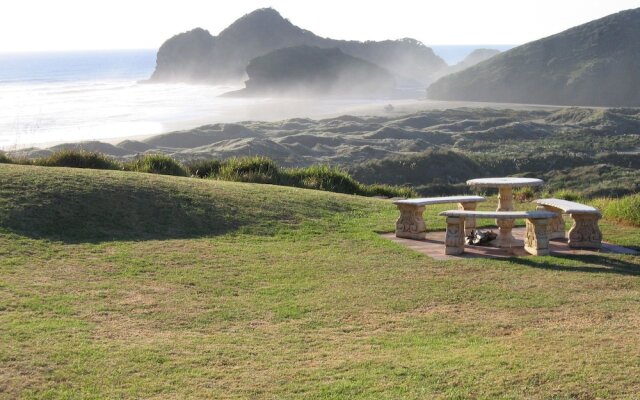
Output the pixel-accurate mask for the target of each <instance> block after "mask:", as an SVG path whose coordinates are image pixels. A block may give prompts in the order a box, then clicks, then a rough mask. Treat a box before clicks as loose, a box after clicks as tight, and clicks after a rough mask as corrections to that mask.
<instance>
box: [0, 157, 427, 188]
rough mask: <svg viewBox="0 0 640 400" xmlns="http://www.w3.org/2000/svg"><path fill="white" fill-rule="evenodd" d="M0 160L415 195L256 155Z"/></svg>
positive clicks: (0, 159) (340, 173) (3, 159)
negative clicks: (188, 159)
mask: <svg viewBox="0 0 640 400" xmlns="http://www.w3.org/2000/svg"><path fill="white" fill-rule="evenodd" d="M0 163H5V164H28V165H38V166H44V167H69V168H92V169H112V170H124V171H132V172H144V173H151V174H159V175H174V176H192V177H197V178H212V179H217V180H222V181H232V182H248V183H263V184H273V185H281V186H294V187H299V188H305V189H314V190H324V191H329V192H337V193H345V194H356V195H361V196H384V197H412V196H416V195H417V194H416V192H415V191H414V190H413V189H411V188H410V187H400V186H392V185H381V184H373V185H365V184H362V183H360V182H358V181H357V180H355V179H354V178H353V177H352V176H351V175H349V173H348V172H346V171H344V170H342V169H340V168H337V167H331V166H326V165H316V166H310V167H305V168H282V167H279V166H278V165H277V164H276V162H275V161H273V160H272V159H270V158H268V157H260V156H255V157H234V158H230V159H227V160H211V159H210V160H195V161H191V162H189V163H186V164H182V163H180V162H179V161H177V160H175V159H173V158H172V157H170V156H167V155H165V154H145V155H143V156H140V157H136V158H135V159H133V160H131V161H125V162H121V161H118V160H115V159H113V158H111V157H108V156H105V155H103V154H100V153H96V152H88V151H84V150H74V149H70V150H61V151H58V152H55V153H53V154H52V155H50V156H47V157H42V158H37V159H35V160H27V159H23V160H15V159H12V158H10V157H9V156H7V155H6V154H2V153H0Z"/></svg>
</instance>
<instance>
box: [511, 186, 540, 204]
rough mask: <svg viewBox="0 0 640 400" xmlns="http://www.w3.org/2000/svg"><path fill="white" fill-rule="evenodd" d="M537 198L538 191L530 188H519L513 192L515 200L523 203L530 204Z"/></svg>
mask: <svg viewBox="0 0 640 400" xmlns="http://www.w3.org/2000/svg"><path fill="white" fill-rule="evenodd" d="M536 197H538V193H537V191H536V189H535V188H532V187H530V186H526V187H521V188H517V189H514V191H513V198H514V199H516V200H517V201H519V202H521V203H524V202H530V201H532V200H534V199H535V198H536Z"/></svg>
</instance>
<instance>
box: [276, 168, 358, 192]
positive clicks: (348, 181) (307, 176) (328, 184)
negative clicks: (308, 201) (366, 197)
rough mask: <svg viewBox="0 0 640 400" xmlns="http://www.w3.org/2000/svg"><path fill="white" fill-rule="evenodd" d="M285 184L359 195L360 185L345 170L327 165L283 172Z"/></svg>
mask: <svg viewBox="0 0 640 400" xmlns="http://www.w3.org/2000/svg"><path fill="white" fill-rule="evenodd" d="M283 175H284V176H283V179H282V180H283V182H282V183H283V184H284V185H287V186H297V187H302V188H306V189H316V190H326V191H330V192H338V193H348V194H357V193H359V191H360V190H359V189H360V183H359V182H358V181H356V180H355V179H353V177H352V176H351V175H349V174H348V173H347V172H345V171H344V170H341V169H339V168H336V167H329V166H327V165H313V166H311V167H306V168H290V169H288V170H286V171H284V172H283Z"/></svg>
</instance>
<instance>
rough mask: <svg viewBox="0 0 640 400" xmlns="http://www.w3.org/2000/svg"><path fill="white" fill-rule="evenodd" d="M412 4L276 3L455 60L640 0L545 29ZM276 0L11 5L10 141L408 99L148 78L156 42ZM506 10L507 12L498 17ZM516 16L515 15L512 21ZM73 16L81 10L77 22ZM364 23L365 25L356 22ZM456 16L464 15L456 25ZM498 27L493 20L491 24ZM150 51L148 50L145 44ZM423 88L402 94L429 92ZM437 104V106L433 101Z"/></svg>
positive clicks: (3, 100) (3, 30)
mask: <svg viewBox="0 0 640 400" xmlns="http://www.w3.org/2000/svg"><path fill="white" fill-rule="evenodd" d="M401 3H402V4H399V5H397V6H394V7H389V6H382V5H376V4H372V5H368V6H367V13H366V17H363V16H362V15H361V10H360V9H359V7H356V6H355V5H352V4H346V5H345V4H341V6H340V7H338V8H336V7H332V6H331V4H329V3H322V4H310V5H308V6H305V7H301V6H300V5H299V4H297V3H295V2H275V3H271V4H270V5H273V6H274V7H275V8H277V10H278V11H279V12H280V13H281V14H282V15H283V16H284V17H286V18H288V19H289V20H291V21H292V22H293V23H294V24H296V25H298V26H302V27H304V28H306V29H311V31H313V32H314V33H316V34H319V35H321V36H324V37H331V38H334V39H350V40H354V39H355V40H372V39H373V40H383V39H397V38H403V37H413V38H414V39H417V40H420V41H421V42H423V43H427V44H429V43H431V44H433V46H432V48H433V49H434V53H435V55H436V56H439V57H441V58H442V60H443V61H444V62H445V63H447V64H449V65H454V64H457V63H459V62H461V61H462V60H463V59H464V57H466V56H467V55H469V54H470V53H471V52H473V50H475V49H480V48H492V49H496V50H500V51H504V50H508V49H510V48H512V47H514V46H515V45H516V44H519V43H523V42H525V41H528V40H531V39H534V38H536V37H538V36H541V35H545V34H549V33H554V32H555V31H556V30H562V29H564V28H567V27H570V26H572V25H575V24H576V23H579V22H583V21H586V20H588V19H589V18H593V17H597V16H601V15H604V14H606V13H608V12H613V11H616V10H618V9H622V8H625V7H629V6H630V5H631V3H633V2H624V1H620V2H611V3H607V5H606V6H605V5H602V4H600V3H598V4H596V5H594V7H580V12H575V11H574V12H571V13H566V14H563V13H562V12H561V11H559V12H557V13H554V14H553V15H552V16H551V17H549V18H547V19H546V23H545V24H544V28H543V27H542V26H540V24H533V23H528V22H527V21H529V20H530V19H531V15H532V14H531V13H527V16H526V18H525V16H524V13H523V12H522V9H519V12H518V13H517V14H515V15H516V17H514V14H513V13H512V14H508V12H509V11H510V10H511V7H510V6H505V5H504V4H501V6H500V7H499V8H491V7H486V9H487V10H488V9H492V10H494V11H493V12H491V13H488V12H483V11H482V10H476V11H477V13H470V14H467V13H464V14H459V13H458V14H456V13H453V12H451V9H450V8H448V6H445V5H443V4H431V5H426V4H423V3H421V2H401ZM549 4H550V3H549ZM594 4H595V3H594ZM267 5H268V4H262V3H260V2H235V3H234V4H233V5H228V4H227V5H224V6H223V7H219V6H215V5H212V4H210V3H208V2H201V1H188V2H186V3H184V4H181V5H180V7H173V6H169V5H167V4H155V3H154V4H153V9H154V13H155V14H156V15H157V16H158V17H157V18H154V19H152V20H148V19H145V21H146V22H145V29H144V30H143V31H141V30H140V29H138V20H137V19H136V18H144V17H146V13H147V6H150V4H146V3H145V2H136V3H135V4H129V3H127V4H126V5H125V3H124V2H118V1H116V2H111V3H110V4H109V6H108V7H106V6H104V7H103V6H97V7H98V8H97V10H96V9H93V8H92V9H91V10H90V9H88V8H87V5H86V4H84V3H83V2H75V1H63V2H57V3H56V5H55V6H53V5H52V4H49V3H47V2H34V1H26V2H20V3H15V4H12V5H11V6H9V7H8V9H7V10H6V12H5V15H6V16H11V17H10V18H7V21H6V23H4V24H2V26H1V27H0V148H2V149H4V150H12V149H19V148H24V147H29V146H33V145H43V144H47V143H60V142H75V141H84V140H111V141H117V140H118V139H119V138H127V137H145V136H149V135H153V134H158V133H163V132H168V131H172V130H177V129H185V128H195V127H197V126H199V125H203V124H205V123H213V122H234V121H241V120H250V119H263V120H270V121H273V120H278V119H285V118H292V117H326V116H332V115H337V114H340V113H348V112H354V113H358V112H360V113H362V112H365V111H364V110H366V111H367V112H370V113H371V112H373V113H375V112H379V110H380V109H381V107H383V106H384V105H385V104H386V103H388V102H389V101H391V98H393V97H395V98H397V97H398V96H397V95H396V96H381V98H379V99H373V98H371V97H369V98H366V99H364V98H359V96H353V95H352V96H348V97H347V98H340V99H335V98H334V99H320V100H317V101H304V102H298V101H289V102H287V101H283V100H280V99H279V100H274V99H272V98H271V97H270V96H267V97H265V98H261V99H258V98H253V99H249V100H247V99H233V98H218V95H220V94H222V93H225V92H228V91H230V90H234V89H239V88H242V86H243V82H242V79H235V80H233V81H231V82H225V83H223V84H220V83H219V82H216V83H215V84H207V85H200V84H199V85H185V84H180V83H179V84H158V85H142V84H140V82H141V81H144V80H146V79H148V78H149V77H150V76H151V75H152V74H153V71H154V68H155V63H156V60H155V56H156V52H157V49H158V47H159V46H160V44H162V42H163V41H165V40H166V39H168V38H169V37H171V36H172V35H174V34H176V33H179V32H182V31H187V30H190V29H193V28H195V27H198V26H201V27H203V28H206V29H209V30H210V31H211V32H212V34H216V33H217V32H218V31H221V30H223V29H224V27H225V26H226V25H229V24H231V23H232V22H233V21H234V20H235V19H237V18H239V17H241V16H242V15H243V14H246V13H248V12H250V11H252V10H254V9H256V8H259V7H261V6H267ZM496 5H498V3H496ZM466 6H467V7H468V8H469V10H470V11H471V10H474V9H476V8H477V6H476V5H474V4H472V3H469V4H467V5H466ZM34 7H38V8H39V9H41V10H42V11H43V12H42V15H47V18H41V17H39V16H33V15H32V13H31V10H32V9H33V8H34ZM528 7H529V11H532V12H533V13H534V14H535V13H540V12H543V10H545V4H544V3H540V4H537V5H536V6H528ZM554 7H558V6H557V5H555V6H554ZM567 7H568V6H567ZM496 9H500V10H502V12H503V14H500V13H496V12H495V10H496ZM70 10H73V12H72V13H70V12H69V11H70ZM187 10H188V11H187ZM336 10H340V11H336ZM406 10H412V12H411V13H407V12H406ZM98 11H99V12H98ZM471 14H473V15H474V18H472V19H471V18H470V16H469V15H471ZM507 14H508V15H509V18H503V17H502V16H503V15H507ZM39 15H40V14H39ZM69 15H73V18H70V19H69V20H68V21H67V18H69ZM98 15H100V17H98ZM203 15H210V16H214V17H211V18H203ZM438 15H440V16H442V17H438ZM452 15H455V16H456V17H455V18H453V17H452ZM109 16H111V18H109ZM160 16H161V17H160ZM444 16H446V17H444ZM114 18H115V19H117V20H118V21H120V22H119V26H118V29H116V30H113V29H106V27H104V23H105V22H104V21H107V20H111V19H114ZM329 18H330V19H331V20H332V24H330V25H323V24H322V21H324V20H328V19H329ZM356 19H357V20H358V23H357V24H353V23H352V21H353V20H356ZM447 20H453V22H446V23H445V21H447ZM53 21H55V23H54V22H53ZM160 21H162V23H160ZM426 21H428V23H425V22H426ZM488 26H491V28H490V29H487V27H488ZM498 27H500V28H499V29H498ZM79 32H81V34H79ZM470 43H475V44H470ZM501 43H502V44H501ZM140 48H147V49H148V50H137V49H140ZM424 86H425V85H422V86H418V87H417V89H416V90H413V91H410V92H408V93H404V94H403V95H401V96H400V97H403V98H405V99H412V100H420V99H424V97H425V94H424V89H425V87H424ZM294 103H295V105H296V107H294V106H293V104H294ZM368 106H370V107H368ZM426 107H428V108H433V107H438V105H437V103H435V104H434V103H430V104H429V105H428V106H426Z"/></svg>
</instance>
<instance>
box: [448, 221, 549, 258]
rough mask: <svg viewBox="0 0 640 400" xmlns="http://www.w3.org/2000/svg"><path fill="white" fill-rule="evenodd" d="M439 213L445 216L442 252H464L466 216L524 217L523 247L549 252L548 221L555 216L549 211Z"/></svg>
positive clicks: (537, 251) (546, 253)
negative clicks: (525, 228) (525, 227)
mask: <svg viewBox="0 0 640 400" xmlns="http://www.w3.org/2000/svg"><path fill="white" fill-rule="evenodd" d="M440 215H444V216H446V217H447V234H446V237H445V248H444V254H450V255H457V254H462V253H464V238H465V234H464V221H465V219H467V218H491V219H493V218H495V219H497V220H501V219H517V218H526V220H527V232H526V235H525V241H524V249H525V250H526V251H527V252H528V253H529V254H533V255H536V256H546V255H548V254H549V235H548V225H549V221H551V219H552V218H554V217H555V216H556V213H553V212H550V211H465V210H448V211H443V212H441V213H440Z"/></svg>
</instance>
